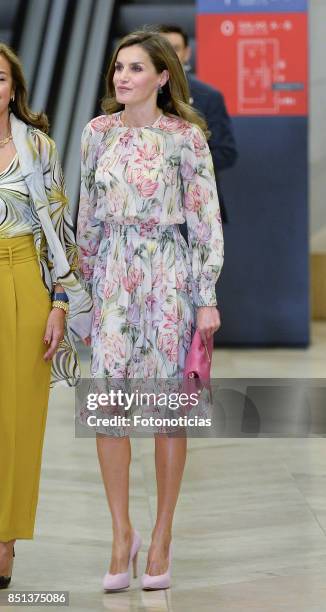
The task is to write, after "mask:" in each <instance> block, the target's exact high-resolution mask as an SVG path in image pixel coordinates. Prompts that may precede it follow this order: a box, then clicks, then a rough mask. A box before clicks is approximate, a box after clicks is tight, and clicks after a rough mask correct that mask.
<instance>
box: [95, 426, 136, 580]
mask: <svg viewBox="0 0 326 612" xmlns="http://www.w3.org/2000/svg"><path fill="white" fill-rule="evenodd" d="M96 445H97V454H98V458H99V462H100V466H101V472H102V478H103V482H104V486H105V491H106V496H107V500H108V504H109V508H110V511H111V516H112V531H113V543H112V556H111V565H110V569H109V572H110V573H111V574H118V573H120V572H125V571H127V567H128V560H129V554H130V548H131V543H132V526H131V522H130V518H129V466H130V460H131V448H130V440H129V438H128V437H127V436H126V437H123V438H109V437H108V436H101V435H98V436H97V437H96Z"/></svg>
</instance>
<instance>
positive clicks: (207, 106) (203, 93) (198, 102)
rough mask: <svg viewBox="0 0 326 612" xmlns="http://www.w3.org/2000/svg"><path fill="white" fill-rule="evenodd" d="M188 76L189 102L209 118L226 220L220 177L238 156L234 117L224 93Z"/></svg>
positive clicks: (221, 200)
mask: <svg viewBox="0 0 326 612" xmlns="http://www.w3.org/2000/svg"><path fill="white" fill-rule="evenodd" d="M186 76H187V79H188V83H189V88H190V95H191V99H190V103H191V104H192V106H193V107H194V108H195V109H196V110H198V111H199V112H200V113H201V114H202V115H203V117H204V118H205V119H206V121H207V125H208V129H209V130H210V132H211V137H210V139H209V141H208V145H209V148H210V151H211V154H212V158H213V164H214V170H215V178H216V184H217V191H218V196H219V201H220V207H221V215H222V221H224V222H225V221H227V214H226V209H225V203H224V199H223V194H222V191H221V187H220V185H219V180H218V179H219V172H220V171H221V170H225V168H231V166H233V165H234V164H235V162H236V159H237V157H238V152H237V148H236V143H235V139H234V135H233V129H232V125H231V120H230V117H229V115H228V112H227V110H226V106H225V102H224V98H223V95H222V94H221V92H219V91H218V90H217V89H214V88H213V87H211V86H210V85H207V84H206V83H203V82H202V81H199V80H198V79H197V78H196V77H195V76H193V75H192V74H189V73H187V75H186Z"/></svg>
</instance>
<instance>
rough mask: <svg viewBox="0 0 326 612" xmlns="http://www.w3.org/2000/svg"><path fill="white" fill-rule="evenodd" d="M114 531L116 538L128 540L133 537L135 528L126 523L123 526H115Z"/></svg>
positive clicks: (114, 537)
mask: <svg viewBox="0 0 326 612" xmlns="http://www.w3.org/2000/svg"><path fill="white" fill-rule="evenodd" d="M112 532H113V539H114V540H118V541H126V542H128V541H129V540H130V539H131V538H132V533H133V528H132V525H131V524H129V525H124V526H123V527H121V525H119V526H113V527H112Z"/></svg>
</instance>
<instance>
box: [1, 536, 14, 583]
mask: <svg viewBox="0 0 326 612" xmlns="http://www.w3.org/2000/svg"><path fill="white" fill-rule="evenodd" d="M15 542H16V540H9V541H8V542H0V576H11V572H12V565H13V547H14V544H15Z"/></svg>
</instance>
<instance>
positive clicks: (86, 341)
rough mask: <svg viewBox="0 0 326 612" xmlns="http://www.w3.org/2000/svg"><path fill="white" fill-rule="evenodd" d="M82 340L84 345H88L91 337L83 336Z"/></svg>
mask: <svg viewBox="0 0 326 612" xmlns="http://www.w3.org/2000/svg"><path fill="white" fill-rule="evenodd" d="M82 342H83V343H84V344H85V346H90V345H91V337H90V336H87V338H83V339H82Z"/></svg>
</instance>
